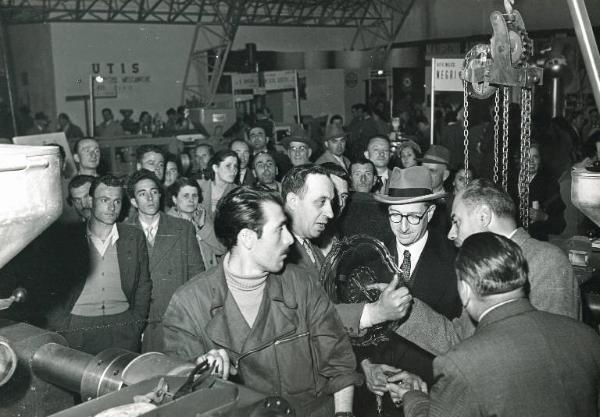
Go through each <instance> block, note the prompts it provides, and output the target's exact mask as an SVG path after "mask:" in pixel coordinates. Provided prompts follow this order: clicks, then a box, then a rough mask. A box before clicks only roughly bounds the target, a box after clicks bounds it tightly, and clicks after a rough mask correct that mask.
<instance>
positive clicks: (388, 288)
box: [367, 274, 412, 324]
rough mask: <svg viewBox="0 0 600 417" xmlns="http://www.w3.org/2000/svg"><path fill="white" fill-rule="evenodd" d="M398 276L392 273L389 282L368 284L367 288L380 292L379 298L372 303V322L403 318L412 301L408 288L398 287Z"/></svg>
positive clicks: (377, 322)
mask: <svg viewBox="0 0 600 417" xmlns="http://www.w3.org/2000/svg"><path fill="white" fill-rule="evenodd" d="M399 282H400V277H399V276H398V274H394V278H393V279H392V280H391V281H390V283H389V284H387V285H386V284H381V283H380V284H370V285H367V288H368V289H379V290H380V291H381V294H380V295H379V300H377V301H375V303H373V314H372V317H371V320H372V322H373V324H379V323H383V322H385V321H390V320H400V319H402V318H404V316H405V315H406V313H407V312H408V309H409V307H410V305H411V302H412V296H411V295H410V293H409V291H408V288H406V287H404V286H401V287H398V285H399Z"/></svg>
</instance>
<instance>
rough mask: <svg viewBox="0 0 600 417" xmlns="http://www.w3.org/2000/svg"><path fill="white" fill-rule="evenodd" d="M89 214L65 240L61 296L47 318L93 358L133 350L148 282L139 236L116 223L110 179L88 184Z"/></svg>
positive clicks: (118, 188) (117, 196)
mask: <svg viewBox="0 0 600 417" xmlns="http://www.w3.org/2000/svg"><path fill="white" fill-rule="evenodd" d="M90 196H91V197H92V215H91V217H90V219H89V221H88V222H87V223H85V224H82V225H81V227H80V228H78V229H77V230H76V233H74V234H73V235H72V238H73V239H72V241H70V242H68V243H67V245H68V247H69V248H72V249H73V251H72V252H71V253H69V256H70V262H68V263H67V264H65V266H64V280H63V281H64V282H61V284H62V285H64V288H65V290H66V291H65V292H64V293H63V294H61V298H62V299H61V300H60V302H59V303H58V305H57V306H56V308H55V310H54V311H53V314H52V315H51V316H50V318H49V326H50V327H51V328H53V329H54V330H56V331H58V332H59V333H61V334H63V335H64V336H65V338H66V339H67V340H68V341H69V345H70V346H71V347H72V348H75V349H78V350H82V351H84V352H87V353H91V354H97V353H98V352H101V351H102V350H105V349H108V348H117V347H118V348H123V349H127V350H131V351H134V352H136V351H139V349H140V341H141V334H142V332H143V330H144V327H145V326H146V319H147V318H148V308H149V305H150V293H151V291H152V281H151V280H150V275H149V273H148V251H147V249H146V239H145V238H144V234H143V233H142V232H141V231H139V230H138V229H136V228H135V227H133V226H129V225H124V224H117V223H116V222H117V218H118V216H119V213H120V211H121V204H122V198H123V197H122V196H123V187H122V184H121V181H120V180H119V179H118V178H116V177H114V176H111V175H105V176H103V177H98V178H96V179H94V181H93V182H92V185H91V186H90Z"/></svg>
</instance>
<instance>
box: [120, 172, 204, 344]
mask: <svg viewBox="0 0 600 417" xmlns="http://www.w3.org/2000/svg"><path fill="white" fill-rule="evenodd" d="M161 191H162V187H161V185H160V181H159V179H158V177H157V176H156V175H155V174H154V173H153V172H151V171H148V170H146V169H141V170H139V171H137V172H135V173H134V174H133V175H132V176H131V178H130V179H129V182H128V184H127V194H128V195H129V198H130V201H131V205H132V207H134V208H135V209H136V212H135V214H133V215H132V216H131V217H129V218H128V219H127V223H128V224H131V225H132V226H135V227H137V228H138V229H141V230H142V231H143V232H144V235H145V236H146V244H147V246H148V255H149V262H148V264H149V269H150V278H151V279H152V299H151V301H150V314H149V317H148V325H147V326H146V329H145V330H144V336H143V339H142V352H161V351H162V350H163V330H162V316H163V314H164V312H165V310H166V308H167V305H168V303H169V301H170V299H171V296H172V295H173V293H174V292H175V290H176V289H177V288H179V287H180V286H181V285H183V284H184V283H186V282H187V281H188V280H189V279H191V278H192V277H193V276H195V275H197V274H199V273H200V272H202V271H204V263H203V262H202V256H201V254H200V248H199V246H198V240H197V239H196V231H195V229H194V226H193V225H192V223H191V222H190V221H188V220H184V219H178V218H175V217H172V216H168V215H166V214H165V213H163V212H161V211H160V198H161V195H162V192H161Z"/></svg>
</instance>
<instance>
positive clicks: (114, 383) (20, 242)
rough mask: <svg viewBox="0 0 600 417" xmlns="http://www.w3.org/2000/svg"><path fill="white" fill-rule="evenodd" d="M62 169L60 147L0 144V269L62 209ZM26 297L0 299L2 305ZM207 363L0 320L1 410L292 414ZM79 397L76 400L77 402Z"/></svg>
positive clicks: (36, 416) (74, 414)
mask: <svg viewBox="0 0 600 417" xmlns="http://www.w3.org/2000/svg"><path fill="white" fill-rule="evenodd" d="M60 168H61V159H60V156H59V150H58V148H57V147H53V146H18V145H0V186H1V187H2V190H3V191H5V193H6V195H10V197H11V198H7V199H5V200H4V201H3V202H2V204H0V241H1V242H2V244H0V268H1V267H2V266H4V265H5V264H6V263H7V262H8V261H9V260H10V259H11V258H12V257H13V256H15V255H16V254H17V253H18V252H19V251H20V250H21V249H23V248H24V247H25V246H27V244H28V243H30V242H31V241H32V240H33V239H34V238H35V237H36V236H37V235H39V234H40V233H41V232H42V231H43V230H44V229H45V228H46V227H48V226H49V225H50V224H51V223H52V222H53V221H54V220H56V218H58V216H59V215H60V213H61V211H62V189H61V177H60ZM23 295H24V292H23V291H22V290H19V291H17V292H16V293H15V294H14V295H13V296H11V297H10V298H8V299H4V300H0V309H5V308H8V307H10V305H11V304H12V303H13V302H15V301H18V300H19V299H20V298H22V297H23ZM211 371H212V368H210V367H208V365H207V363H205V362H203V363H200V364H198V365H196V364H193V363H188V362H184V361H181V360H178V359H175V358H171V357H169V356H166V355H164V354H162V353H156V352H151V353H146V354H143V355H139V354H136V353H133V352H129V351H126V350H122V349H107V350H105V351H103V352H100V353H99V354H98V355H96V356H93V355H89V354H87V353H83V352H79V351H77V350H74V349H71V348H69V347H68V346H67V342H66V340H65V339H64V338H63V337H62V336H61V335H59V334H57V333H54V332H51V331H47V330H44V329H40V328H38V327H35V326H32V325H29V324H27V323H19V322H13V321H9V320H0V416H20V417H44V416H48V415H53V416H55V417H82V416H96V415H99V416H103V417H104V416H109V415H110V416H126V415H127V416H132V415H143V416H159V415H160V416H178V417H187V416H194V417H201V416H209V415H210V416H214V415H219V416H223V417H225V416H232V417H233V416H240V417H242V416H257V417H258V416H273V417H275V416H293V415H294V412H293V410H292V409H291V408H290V406H289V404H288V403H287V401H285V400H284V399H283V398H280V397H266V396H265V395H264V394H260V393H258V392H256V391H253V390H251V389H249V388H246V387H244V386H241V385H238V384H235V383H232V382H228V381H223V380H221V379H219V378H217V377H215V376H213V375H211ZM76 397H79V398H80V399H81V400H82V401H83V402H81V404H78V405H75V403H76V402H77V401H76ZM108 410H110V411H108ZM136 410H137V411H136ZM125 411H129V412H131V411H136V413H135V414H131V413H129V414H127V413H125ZM102 413H104V414H102Z"/></svg>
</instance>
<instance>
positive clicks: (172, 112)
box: [167, 107, 177, 116]
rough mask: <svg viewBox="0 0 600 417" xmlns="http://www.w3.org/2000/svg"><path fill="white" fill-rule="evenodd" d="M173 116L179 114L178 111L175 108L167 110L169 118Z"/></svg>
mask: <svg viewBox="0 0 600 417" xmlns="http://www.w3.org/2000/svg"><path fill="white" fill-rule="evenodd" d="M172 114H177V111H176V110H175V109H174V108H173V107H170V108H169V109H168V110H167V116H170V115H172Z"/></svg>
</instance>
